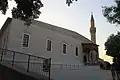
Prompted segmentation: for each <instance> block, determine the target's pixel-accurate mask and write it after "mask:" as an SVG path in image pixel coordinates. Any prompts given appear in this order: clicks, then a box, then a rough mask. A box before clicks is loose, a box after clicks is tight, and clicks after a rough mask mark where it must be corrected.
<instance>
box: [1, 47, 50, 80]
mask: <svg viewBox="0 0 120 80" xmlns="http://www.w3.org/2000/svg"><path fill="white" fill-rule="evenodd" d="M0 61H7V62H8V63H10V64H11V65H12V67H14V66H16V65H17V66H19V67H22V68H24V69H25V70H26V71H27V72H35V73H39V74H41V75H44V76H47V77H48V78H49V80H50V68H51V58H49V59H46V58H43V57H38V56H34V55H30V54H25V53H21V52H16V51H12V50H7V49H2V48H0ZM46 61H47V63H46Z"/></svg>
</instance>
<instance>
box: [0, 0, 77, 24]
mask: <svg viewBox="0 0 120 80" xmlns="http://www.w3.org/2000/svg"><path fill="white" fill-rule="evenodd" d="M14 1H15V2H16V4H17V6H16V7H14V8H13V9H12V17H13V18H15V19H20V20H24V21H26V22H27V24H26V25H30V24H31V20H33V19H37V18H39V16H40V13H41V12H40V11H39V10H40V8H41V7H43V4H42V2H41V0H14ZM73 1H74V0H66V4H68V6H70V4H71V3H73ZM75 1H77V0H75ZM8 7H9V6H8V0H0V11H1V12H2V13H3V14H5V13H6V11H7V9H8Z"/></svg>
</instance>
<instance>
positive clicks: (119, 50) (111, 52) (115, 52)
mask: <svg viewBox="0 0 120 80" xmlns="http://www.w3.org/2000/svg"><path fill="white" fill-rule="evenodd" d="M105 50H106V55H108V56H112V57H117V56H119V55H120V32H118V33H117V34H116V35H114V34H112V35H110V36H109V37H108V39H107V41H106V42H105Z"/></svg>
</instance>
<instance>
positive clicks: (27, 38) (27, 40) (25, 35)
mask: <svg viewBox="0 0 120 80" xmlns="http://www.w3.org/2000/svg"><path fill="white" fill-rule="evenodd" d="M22 45H23V47H28V45H29V34H24V36H23V44H22Z"/></svg>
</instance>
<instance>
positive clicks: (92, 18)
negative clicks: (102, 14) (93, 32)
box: [91, 12, 94, 20]
mask: <svg viewBox="0 0 120 80" xmlns="http://www.w3.org/2000/svg"><path fill="white" fill-rule="evenodd" d="M91 20H94V17H93V12H91Z"/></svg>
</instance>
